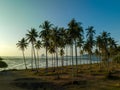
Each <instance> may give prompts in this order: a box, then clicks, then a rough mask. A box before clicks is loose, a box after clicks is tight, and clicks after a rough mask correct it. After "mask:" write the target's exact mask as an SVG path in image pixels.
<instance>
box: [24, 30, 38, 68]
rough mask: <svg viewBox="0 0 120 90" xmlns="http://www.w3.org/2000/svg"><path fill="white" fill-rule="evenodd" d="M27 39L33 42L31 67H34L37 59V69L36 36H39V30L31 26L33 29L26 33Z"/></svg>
mask: <svg viewBox="0 0 120 90" xmlns="http://www.w3.org/2000/svg"><path fill="white" fill-rule="evenodd" d="M26 37H27V40H28V42H29V43H31V45H32V47H31V58H32V60H31V67H32V69H33V60H34V59H35V66H36V69H37V62H36V54H35V49H34V48H35V47H34V45H35V43H36V38H37V37H38V32H37V31H36V29H35V28H31V30H30V31H29V30H28V33H27V34H26Z"/></svg>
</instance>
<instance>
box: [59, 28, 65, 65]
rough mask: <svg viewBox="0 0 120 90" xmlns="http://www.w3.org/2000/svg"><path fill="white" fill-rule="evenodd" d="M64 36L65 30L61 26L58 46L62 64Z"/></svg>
mask: <svg viewBox="0 0 120 90" xmlns="http://www.w3.org/2000/svg"><path fill="white" fill-rule="evenodd" d="M65 36H66V30H65V29H64V28H63V27H62V28H59V37H60V38H59V39H60V40H59V43H60V45H59V47H60V56H61V60H62V62H61V64H62V66H64V54H65V53H64V48H65V39H66V38H65Z"/></svg>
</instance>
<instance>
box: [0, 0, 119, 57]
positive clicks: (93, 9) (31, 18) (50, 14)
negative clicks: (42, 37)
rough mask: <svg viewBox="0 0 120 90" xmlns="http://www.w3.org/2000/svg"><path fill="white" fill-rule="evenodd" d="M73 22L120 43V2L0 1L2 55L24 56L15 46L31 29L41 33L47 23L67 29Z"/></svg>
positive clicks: (69, 0)
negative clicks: (41, 25)
mask: <svg viewBox="0 0 120 90" xmlns="http://www.w3.org/2000/svg"><path fill="white" fill-rule="evenodd" d="M72 18H75V19H76V20H77V21H79V22H82V23H83V24H82V25H83V27H84V29H85V28H87V27H88V26H91V25H93V26H94V27H95V30H96V34H99V33H100V32H102V31H103V30H104V31H107V32H110V33H111V36H112V37H114V38H115V39H116V40H117V41H120V30H119V29H120V0H0V55H1V56H16V55H17V56H19V55H21V52H20V51H19V50H18V49H17V48H16V43H17V41H18V40H20V39H21V38H22V37H24V36H25V34H26V33H27V30H29V29H30V28H31V27H34V28H36V29H37V30H38V31H40V29H39V25H40V24H41V23H42V22H44V21H45V20H49V21H50V22H51V23H53V24H55V25H57V26H60V27H61V26H64V27H67V24H68V22H69V21H70V20H71V19H72ZM119 43H120V42H119Z"/></svg>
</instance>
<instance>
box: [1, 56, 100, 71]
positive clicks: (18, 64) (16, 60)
mask: <svg viewBox="0 0 120 90" xmlns="http://www.w3.org/2000/svg"><path fill="white" fill-rule="evenodd" d="M3 59H4V60H3V61H5V62H6V63H7V64H8V67H7V68H5V70H8V69H25V65H24V61H23V57H3ZM73 61H74V62H73V63H74V64H76V62H75V57H73ZM99 61H100V60H99V58H97V57H96V56H92V63H97V62H99ZM61 62H62V61H61V58H60V57H58V65H59V66H61ZM26 63H27V67H28V68H31V58H30V57H27V58H26ZM88 63H89V58H88V56H86V55H84V56H81V57H79V56H78V64H88ZM71 64H72V59H71V56H68V57H64V66H66V65H71ZM37 65H38V66H39V68H45V66H46V62H45V57H41V58H40V59H39V60H37ZM53 65H54V66H55V65H56V60H55V61H52V58H50V57H48V67H52V66H53ZM33 67H34V68H35V61H33ZM0 70H4V69H0Z"/></svg>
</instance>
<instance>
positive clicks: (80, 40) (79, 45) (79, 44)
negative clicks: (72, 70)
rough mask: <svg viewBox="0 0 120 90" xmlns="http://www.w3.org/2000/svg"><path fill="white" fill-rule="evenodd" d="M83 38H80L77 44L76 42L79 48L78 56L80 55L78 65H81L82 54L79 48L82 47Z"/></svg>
mask: <svg viewBox="0 0 120 90" xmlns="http://www.w3.org/2000/svg"><path fill="white" fill-rule="evenodd" d="M83 43H84V41H83V37H80V38H79V40H78V42H77V46H78V47H79V54H80V64H81V55H82V54H83V50H81V48H82V47H83Z"/></svg>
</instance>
